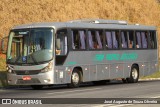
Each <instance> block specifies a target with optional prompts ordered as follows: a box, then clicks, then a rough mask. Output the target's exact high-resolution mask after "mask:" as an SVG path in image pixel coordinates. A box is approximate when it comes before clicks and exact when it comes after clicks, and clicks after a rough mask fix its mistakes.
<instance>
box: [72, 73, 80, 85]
mask: <svg viewBox="0 0 160 107" xmlns="http://www.w3.org/2000/svg"><path fill="white" fill-rule="evenodd" d="M72 82H73V83H75V84H78V82H79V75H78V73H77V72H74V73H73V74H72Z"/></svg>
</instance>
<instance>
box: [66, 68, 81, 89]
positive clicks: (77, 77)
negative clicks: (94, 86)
mask: <svg viewBox="0 0 160 107" xmlns="http://www.w3.org/2000/svg"><path fill="white" fill-rule="evenodd" d="M81 79H82V77H81V73H80V71H79V70H78V69H75V70H73V72H72V75H71V83H70V84H69V87H71V88H77V87H79V85H80V83H81Z"/></svg>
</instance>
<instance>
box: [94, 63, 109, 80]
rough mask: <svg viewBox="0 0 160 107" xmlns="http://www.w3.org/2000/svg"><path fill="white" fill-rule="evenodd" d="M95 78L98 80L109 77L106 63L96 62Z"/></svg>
mask: <svg viewBox="0 0 160 107" xmlns="http://www.w3.org/2000/svg"><path fill="white" fill-rule="evenodd" d="M97 79H98V80H105V79H109V65H108V64H98V65H97Z"/></svg>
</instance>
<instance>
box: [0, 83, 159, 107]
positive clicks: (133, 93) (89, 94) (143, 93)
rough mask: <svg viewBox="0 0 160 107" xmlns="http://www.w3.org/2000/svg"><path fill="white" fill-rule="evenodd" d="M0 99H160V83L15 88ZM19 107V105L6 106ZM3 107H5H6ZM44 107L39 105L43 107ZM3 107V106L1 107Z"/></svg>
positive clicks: (84, 106) (97, 106)
mask: <svg viewBox="0 0 160 107" xmlns="http://www.w3.org/2000/svg"><path fill="white" fill-rule="evenodd" d="M0 98H106V99H107V98H160V81H139V82H138V83H135V84H123V83H122V82H120V81H113V82H111V83H107V84H106V85H101V86H94V85H92V84H91V83H89V84H84V85H82V86H81V87H79V88H74V89H73V88H68V87H67V86H65V85H61V86H54V87H46V88H44V89H42V90H32V89H31V88H14V89H6V90H3V89H1V90H0ZM5 106H10V107H17V105H5ZM5 106H4V105H3V107H5ZM23 106H27V107H32V106H33V107H34V106H35V105H23ZM41 106H44V105H38V106H37V107H41ZM60 106H61V107H63V106H66V107H67V106H68V107H122V106H126V107H127V106H130V107H135V106H136V107H137V106H138V107H142V106H144V107H146V106H148V107H150V106H152V107H159V106H160V105H158V104H152V105H144V104H141V105H137V104H130V105H126V104H120V105H119V104H118V105H117V104H105V105H104V104H94V105H87V104H72V105H70V104H65V105H64V104H63V105H59V104H54V105H49V104H48V105H45V107H60ZM0 107H2V105H0Z"/></svg>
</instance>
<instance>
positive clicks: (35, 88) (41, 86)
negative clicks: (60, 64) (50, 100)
mask: <svg viewBox="0 0 160 107" xmlns="http://www.w3.org/2000/svg"><path fill="white" fill-rule="evenodd" d="M31 87H32V89H34V90H41V89H42V88H43V85H31Z"/></svg>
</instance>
